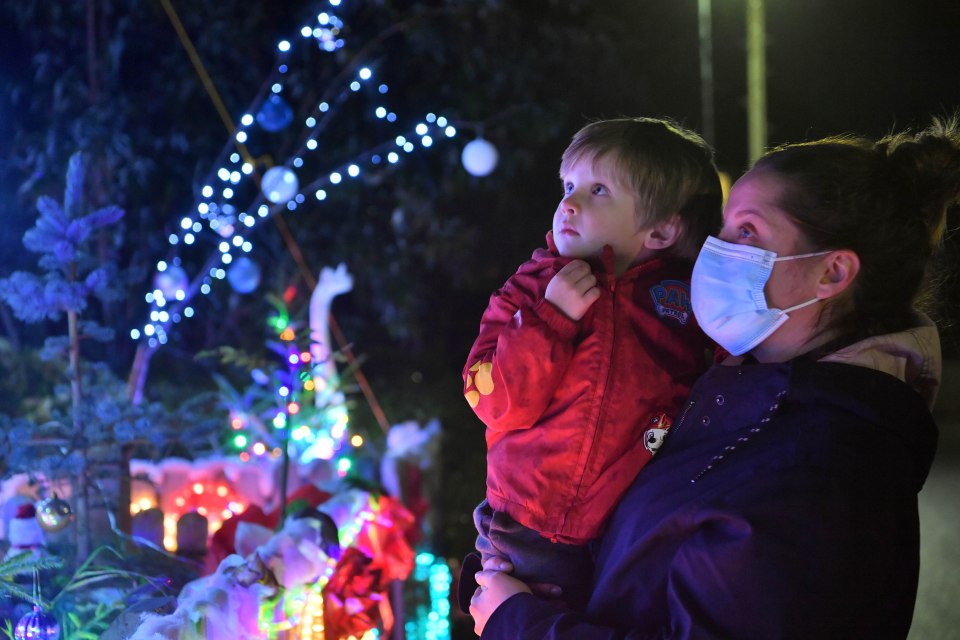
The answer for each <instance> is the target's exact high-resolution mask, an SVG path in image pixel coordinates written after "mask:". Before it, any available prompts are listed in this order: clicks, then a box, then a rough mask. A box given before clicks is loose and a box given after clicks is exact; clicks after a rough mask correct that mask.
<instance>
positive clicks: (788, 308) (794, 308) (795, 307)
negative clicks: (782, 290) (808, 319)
mask: <svg viewBox="0 0 960 640" xmlns="http://www.w3.org/2000/svg"><path fill="white" fill-rule="evenodd" d="M816 302H820V298H813V299H812V300H807V301H806V302H801V303H800V304H795V305H793V306H792V307H787V308H786V309H781V310H780V311H781V312H782V313H790V312H791V311H796V310H797V309H803V308H804V307H809V306H810V305H812V304H814V303H816Z"/></svg>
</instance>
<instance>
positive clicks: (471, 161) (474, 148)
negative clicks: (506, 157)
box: [460, 138, 498, 178]
mask: <svg viewBox="0 0 960 640" xmlns="http://www.w3.org/2000/svg"><path fill="white" fill-rule="evenodd" d="M497 158H498V154H497V148H496V147H495V146H493V145H492V144H491V143H490V142H488V141H487V140H484V139H483V138H477V139H476V140H471V141H470V142H468V143H467V146H465V147H464V148H463V153H461V154H460V162H461V163H463V168H464V169H466V170H467V173H469V174H470V175H472V176H477V177H478V178H482V177H483V176H486V175H489V174H490V172H492V171H493V170H494V169H495V168H496V167H497Z"/></svg>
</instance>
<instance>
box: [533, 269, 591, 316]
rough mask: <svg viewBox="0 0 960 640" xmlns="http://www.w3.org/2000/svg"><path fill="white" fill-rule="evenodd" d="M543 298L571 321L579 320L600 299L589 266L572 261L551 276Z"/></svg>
mask: <svg viewBox="0 0 960 640" xmlns="http://www.w3.org/2000/svg"><path fill="white" fill-rule="evenodd" d="M543 297H544V298H546V299H547V300H548V301H549V302H551V303H552V304H553V306H555V307H556V308H557V309H560V311H562V312H563V313H564V314H566V316H567V317H568V318H570V319H571V320H579V319H580V318H582V317H583V316H584V314H585V313H586V312H587V309H589V308H590V305H592V304H593V303H594V302H596V301H597V299H598V298H599V297H600V288H599V287H598V286H597V278H596V276H594V275H593V272H592V271H590V265H588V264H587V263H586V262H584V261H583V260H574V261H572V262H570V263H569V264H567V265H566V266H565V267H563V268H562V269H560V271H558V272H557V275H555V276H553V279H552V280H550V282H549V283H548V284H547V291H546V293H544V295H543Z"/></svg>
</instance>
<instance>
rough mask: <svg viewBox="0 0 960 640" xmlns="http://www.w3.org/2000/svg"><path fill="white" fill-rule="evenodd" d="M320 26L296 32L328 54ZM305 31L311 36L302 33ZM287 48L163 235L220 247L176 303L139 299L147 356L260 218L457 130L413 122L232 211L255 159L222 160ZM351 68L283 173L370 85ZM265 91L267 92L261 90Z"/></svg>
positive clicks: (324, 22)
mask: <svg viewBox="0 0 960 640" xmlns="http://www.w3.org/2000/svg"><path fill="white" fill-rule="evenodd" d="M330 4H331V6H333V7H338V6H339V5H340V4H341V3H340V2H339V1H338V0H330ZM318 23H319V24H320V25H321V27H315V28H310V27H309V25H305V26H304V27H303V28H302V29H301V34H302V35H303V36H304V39H308V38H311V37H312V38H315V39H317V40H318V43H319V44H320V46H321V49H323V50H325V51H330V50H332V49H329V48H327V46H326V45H324V44H323V42H328V41H329V39H327V40H323V42H321V38H320V37H319V36H318V33H319V34H320V35H324V34H325V35H324V37H326V35H329V33H328V32H327V31H324V29H327V30H328V31H330V30H333V31H336V33H334V34H333V35H339V33H340V32H341V31H342V27H343V22H342V21H341V20H340V19H339V17H337V16H336V15H334V14H331V13H322V14H320V15H319V16H318ZM308 29H309V34H308V33H307V31H308ZM318 29H319V31H318ZM342 45H343V40H342V38H338V39H337V40H335V48H339V47H340V46H342ZM293 46H294V45H293V44H292V43H291V42H290V41H289V40H282V41H281V42H280V44H279V45H278V51H279V56H278V63H277V66H276V68H275V69H274V71H273V72H272V73H271V76H270V77H269V78H268V81H267V82H266V83H265V84H264V86H263V87H262V88H261V91H260V92H259V93H258V96H257V98H256V99H255V100H254V103H253V104H252V105H251V108H250V109H249V110H248V112H247V113H245V114H244V115H243V116H242V117H241V119H240V126H239V127H238V128H237V129H238V130H237V131H236V132H235V133H234V135H232V136H231V140H230V142H229V143H228V144H227V146H225V147H224V150H223V151H222V152H221V154H220V157H219V158H218V161H217V163H216V164H219V165H220V166H219V168H218V169H216V170H212V171H211V174H210V175H209V176H208V179H207V180H206V181H205V182H204V186H203V188H202V189H201V192H200V196H201V198H202V200H201V201H199V202H197V203H196V204H195V206H194V211H195V213H189V214H186V215H184V216H182V218H181V220H180V224H179V225H178V229H177V232H176V233H171V234H170V235H169V236H168V242H169V244H170V246H171V248H172V250H176V247H178V246H180V245H185V246H190V245H193V244H195V243H196V242H197V240H198V236H199V235H200V234H201V233H202V232H203V231H204V229H205V228H206V229H208V230H210V231H213V232H214V233H215V234H216V235H217V236H219V237H220V240H221V241H220V242H219V243H217V244H218V247H217V248H218V249H219V251H218V252H214V253H212V254H211V255H210V256H209V257H208V258H207V260H206V262H205V263H204V265H203V267H202V268H201V269H200V270H199V271H198V272H197V275H196V276H195V277H194V278H193V280H191V281H190V282H189V284H188V285H187V286H186V287H182V288H179V289H178V290H177V291H176V292H175V293H174V300H172V301H171V300H168V299H167V296H166V295H163V292H160V294H161V295H158V291H159V290H158V289H155V290H154V291H152V292H150V293H148V294H147V295H146V296H145V299H146V301H147V302H148V303H149V304H150V305H151V308H150V316H149V317H150V320H149V322H147V323H145V324H144V325H143V327H142V329H140V328H134V329H132V330H131V331H130V337H131V339H133V340H144V341H146V342H147V345H148V347H149V348H150V349H151V350H155V349H157V348H159V347H160V346H161V345H163V344H166V343H167V342H168V340H169V328H170V325H171V324H174V323H179V322H181V321H182V320H184V319H185V318H190V317H192V316H193V315H195V310H194V308H193V307H192V306H190V305H189V302H190V301H191V300H192V299H193V298H194V297H195V296H196V294H197V293H200V294H202V295H208V294H209V293H211V291H212V285H213V284H214V281H215V280H222V279H224V278H226V276H227V270H226V269H225V268H224V267H229V265H230V264H231V263H233V261H234V254H235V252H237V250H239V251H241V252H242V253H243V254H246V253H250V252H251V251H252V250H253V243H252V241H251V240H250V239H249V238H248V237H247V236H246V235H244V234H245V233H250V232H252V231H253V229H254V227H255V226H256V225H257V223H258V222H259V221H260V219H265V218H268V217H270V216H271V215H274V214H276V213H279V212H282V211H284V210H288V211H293V210H296V209H297V208H298V206H299V205H301V204H303V203H305V202H306V200H307V198H308V197H311V198H314V199H316V200H325V199H327V197H328V196H329V194H328V189H330V188H332V187H333V186H337V185H340V184H344V183H345V182H348V181H349V180H351V179H356V178H358V177H360V175H361V174H362V173H363V168H362V167H363V166H367V167H368V168H369V167H370V166H373V167H374V168H375V167H377V166H378V165H382V166H386V165H393V164H398V163H399V162H400V161H401V160H402V158H403V156H404V155H407V154H409V153H412V152H413V151H414V150H415V149H417V148H429V147H431V146H432V145H433V142H434V140H435V138H443V137H453V136H455V135H456V127H455V126H453V125H452V124H451V123H449V122H448V121H447V120H446V119H445V118H444V117H443V116H436V115H434V114H427V116H426V117H425V119H424V120H425V122H419V123H417V124H416V125H415V126H414V127H412V129H411V130H409V131H405V132H403V133H401V134H400V135H395V136H394V137H393V141H394V142H396V141H399V140H403V143H399V142H397V143H396V147H397V149H396V150H394V149H391V146H392V144H393V143H392V142H390V141H385V142H382V143H380V144H378V145H376V146H375V147H373V148H371V149H369V150H367V151H366V152H364V153H362V154H360V155H358V156H357V157H355V158H354V159H352V160H349V161H346V162H344V163H343V164H341V165H338V166H336V167H333V168H330V169H328V170H326V171H324V172H321V173H320V174H319V175H320V177H319V178H317V179H315V180H314V181H313V182H311V183H310V184H308V185H307V186H306V187H303V188H300V189H298V191H297V193H296V194H295V195H294V196H293V197H292V198H291V199H290V200H287V201H286V202H282V203H277V204H274V205H272V206H270V205H267V204H265V202H264V197H263V194H262V193H260V194H258V195H257V196H256V197H255V198H254V200H253V202H252V203H251V204H250V205H249V206H248V207H246V208H245V210H238V208H237V206H236V205H234V204H233V203H232V202H231V200H232V199H233V198H234V196H236V195H237V189H238V188H239V187H240V186H241V185H242V183H243V182H244V181H245V179H247V178H250V177H252V176H253V174H254V173H255V167H254V166H253V159H251V158H249V157H245V156H246V154H244V156H241V154H240V153H237V152H233V153H231V154H230V156H229V157H228V158H226V160H229V163H227V162H226V161H225V159H224V156H226V155H227V153H228V152H229V149H230V147H231V146H233V145H234V144H237V143H240V144H242V143H243V142H245V141H246V140H247V132H246V130H247V129H248V128H249V127H251V126H252V125H253V124H254V122H255V119H254V118H253V117H252V116H251V115H250V114H251V113H253V112H255V111H256V109H255V107H257V106H258V105H259V104H260V103H262V101H263V100H264V98H265V97H266V96H269V95H271V94H279V93H281V92H282V90H283V84H282V82H276V80H277V79H278V78H282V77H283V76H284V75H285V74H286V71H287V70H288V68H287V64H286V60H287V59H288V57H289V55H290V52H291V50H292V47H293ZM350 69H351V70H353V69H356V71H355V73H353V74H352V76H353V79H352V80H350V81H349V84H347V86H346V87H344V88H341V89H340V90H339V91H337V93H336V96H335V97H332V98H329V99H324V100H321V101H320V103H319V104H318V106H317V110H318V111H319V112H320V117H315V116H314V115H313V114H311V115H310V116H309V118H308V120H307V122H308V123H311V124H312V126H308V128H307V131H306V133H305V134H304V135H303V137H302V142H301V145H300V148H299V149H298V150H297V151H296V152H295V153H294V154H293V156H292V157H291V159H290V160H289V161H288V163H287V164H285V165H283V166H284V167H287V168H289V167H288V166H287V165H289V164H293V165H295V166H297V167H298V168H299V166H301V165H302V162H303V160H302V157H301V156H302V155H303V154H304V153H305V152H308V151H309V152H313V151H317V150H318V149H319V144H318V142H317V140H318V138H319V137H320V134H322V132H323V131H324V130H325V129H326V127H327V126H328V124H329V122H330V121H331V119H332V118H333V117H334V116H335V114H336V113H337V112H338V111H339V107H341V106H342V105H343V104H345V103H346V101H347V99H348V98H349V97H350V95H352V94H353V93H357V92H358V91H359V90H360V88H361V87H362V86H363V84H364V83H371V82H372V81H373V78H374V72H373V70H372V69H371V68H370V67H369V66H363V65H362V64H361V63H359V62H354V63H352V64H351V65H350ZM341 76H343V74H341ZM343 80H344V82H346V81H347V78H346V77H344V78H343ZM268 87H269V90H267V88H268ZM377 91H378V93H379V94H380V95H384V94H386V93H387V92H388V91H389V88H388V87H387V85H385V84H380V85H379V86H378V87H377ZM374 112H375V115H376V116H377V117H378V119H383V120H385V121H387V122H389V123H395V122H396V121H397V116H396V114H395V113H394V112H392V111H389V110H388V109H387V108H386V107H384V106H383V105H378V106H377V107H376V108H375V110H374ZM238 133H242V134H244V135H242V136H240V138H238V137H237V135H236V134H238ZM431 134H433V135H431ZM408 138H409V139H408ZM418 138H419V142H420V145H419V146H417V145H415V144H414V143H413V142H412V140H416V139H418ZM388 149H389V150H388ZM382 154H385V155H382ZM241 161H242V162H241ZM298 163H299V164H298ZM231 165H233V166H231ZM215 178H216V179H215ZM217 180H219V181H220V183H221V184H222V185H223V186H221V187H218V188H215V187H214V185H215V184H218V183H217ZM218 189H219V194H220V196H221V197H222V200H221V201H219V202H218V201H217V200H216V199H214V196H215V195H216V194H217V191H218ZM308 194H309V196H308ZM252 211H256V215H254V214H253V213H251V212H252ZM202 221H204V222H205V223H206V224H204V223H203V222H202ZM170 262H171V263H172V264H174V265H175V266H177V267H178V268H179V267H180V258H179V257H173V258H171V259H170ZM166 264H167V261H165V260H161V261H159V262H158V264H157V273H158V274H159V273H162V272H163V271H164V269H165V267H164V266H161V265H166Z"/></svg>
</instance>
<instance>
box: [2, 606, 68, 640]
mask: <svg viewBox="0 0 960 640" xmlns="http://www.w3.org/2000/svg"><path fill="white" fill-rule="evenodd" d="M13 637H14V638H15V639H16V640H57V639H58V638H59V637H60V623H59V622H57V619H56V618H54V617H53V615H51V614H49V613H47V612H46V611H44V610H42V609H41V608H40V607H34V608H33V611H31V612H30V613H28V614H27V615H25V616H23V617H22V618H20V621H19V622H18V623H17V626H16V628H14V630H13Z"/></svg>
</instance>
